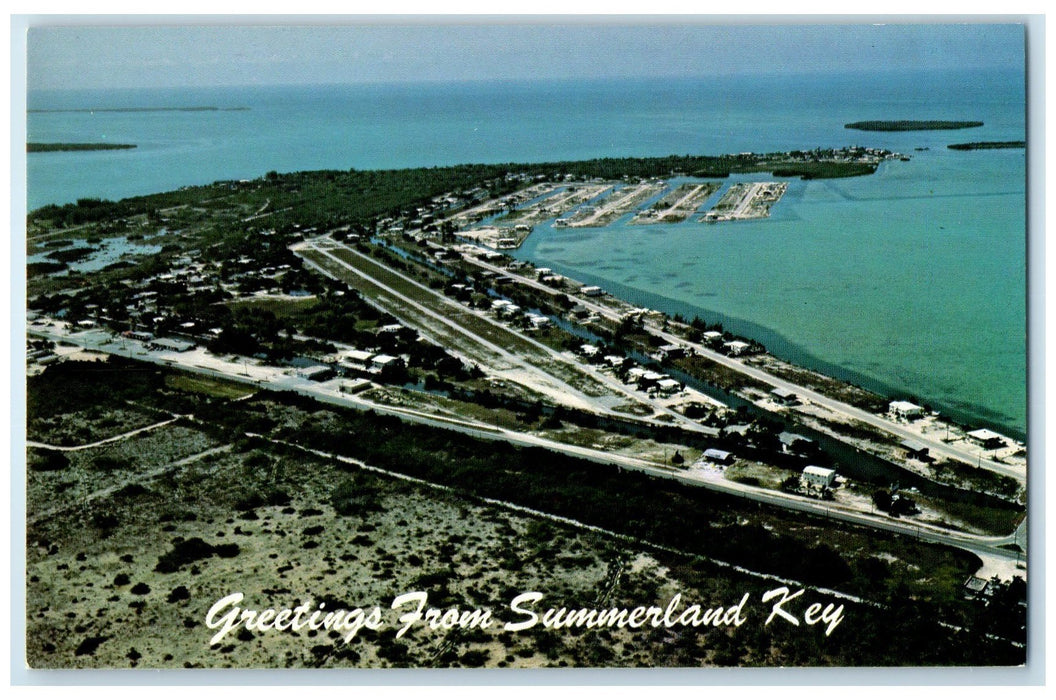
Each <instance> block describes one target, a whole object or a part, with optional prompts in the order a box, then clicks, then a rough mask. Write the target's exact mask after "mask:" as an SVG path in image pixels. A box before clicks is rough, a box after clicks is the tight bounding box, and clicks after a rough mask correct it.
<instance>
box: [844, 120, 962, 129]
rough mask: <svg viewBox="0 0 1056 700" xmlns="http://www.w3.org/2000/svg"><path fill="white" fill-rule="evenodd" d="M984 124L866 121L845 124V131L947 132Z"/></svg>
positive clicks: (926, 121)
mask: <svg viewBox="0 0 1056 700" xmlns="http://www.w3.org/2000/svg"><path fill="white" fill-rule="evenodd" d="M982 125H983V123H982V122H965V121H941V120H925V121H914V120H911V119H898V120H892V121H864V122H851V123H850V124H844V125H843V128H844V129H857V130H858V131H945V130H948V129H974V128H975V127H977V126H982Z"/></svg>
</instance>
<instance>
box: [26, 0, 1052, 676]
mask: <svg viewBox="0 0 1056 700" xmlns="http://www.w3.org/2000/svg"><path fill="white" fill-rule="evenodd" d="M762 19H765V18H762ZM762 19H760V20H759V21H757V22H747V21H745V22H731V21H726V22H722V23H715V22H710V23H709V21H708V18H707V17H706V16H701V17H695V18H692V17H672V18H668V19H646V18H639V19H633V18H630V19H629V18H622V19H619V20H618V21H617V20H614V19H611V18H604V17H597V18H594V19H592V18H590V17H585V16H577V17H575V18H574V19H572V18H570V19H567V20H565V21H562V19H561V18H560V17H552V18H548V19H546V20H545V21H544V20H542V19H535V20H532V21H528V20H525V19H519V18H517V17H511V18H506V19H497V18H490V17H489V18H486V19H485V18H477V17H461V18H460V17H445V18H430V19H426V18H417V19H415V18H410V19H402V20H398V19H392V18H388V19H381V18H356V17H349V18H344V19H341V18H335V19H334V20H333V21H326V22H322V21H320V20H318V19H313V20H312V21H305V22H304V23H301V24H297V23H292V21H291V20H290V19H289V18H284V19H283V22H286V23H283V24H267V22H266V21H264V20H261V19H260V18H253V21H245V22H242V23H239V22H238V18H237V17H232V18H227V19H226V20H225V22H221V23H217V24H191V23H182V24H181V23H179V22H177V21H169V22H158V23H156V24H153V25H150V24H143V23H142V22H141V23H139V24H122V23H121V22H114V21H110V22H109V23H107V24H104V23H101V22H92V21H87V20H85V18H83V17H80V18H78V20H83V21H81V23H79V24H78V23H77V22H76V21H73V20H69V19H67V20H66V21H60V20H61V18H51V19H47V18H45V19H44V20H41V21H38V22H37V23H35V24H32V25H31V26H29V28H28V33H27V34H26V37H25V45H26V83H25V90H24V94H22V93H21V92H20V93H19V94H18V95H17V96H16V95H13V96H12V105H13V109H14V110H16V111H17V110H20V109H21V105H23V104H24V107H25V122H24V124H25V140H26V151H25V154H24V156H23V155H22V154H21V153H20V154H19V156H20V157H24V160H25V182H24V185H25V189H24V193H25V228H24V229H23V230H22V231H14V232H13V233H14V235H15V236H16V242H15V250H16V255H17V251H18V250H19V249H21V248H23V242H22V241H19V237H24V258H22V259H16V260H15V262H14V264H15V266H16V267H17V270H15V272H14V273H13V274H12V279H14V280H15V281H16V283H17V284H18V286H19V287H21V282H20V280H22V279H23V277H22V274H23V271H22V269H23V268H24V275H25V276H24V280H25V285H24V286H25V318H24V328H25V343H26V347H25V353H26V354H25V359H24V367H25V374H24V379H25V407H24V410H25V433H24V450H21V453H23V454H24V463H23V464H21V465H19V464H16V465H15V467H14V469H15V470H16V481H17V478H18V477H17V474H18V473H19V472H20V471H21V472H22V473H24V493H23V494H22V497H24V531H23V532H24V570H25V576H24V612H23V613H20V614H22V616H23V618H24V620H23V622H21V623H20V624H24V629H25V635H24V638H25V640H24V650H23V651H24V655H25V656H24V664H25V666H26V667H27V668H28V669H32V670H34V671H51V670H58V669H139V670H146V669H149V670H153V669H268V670H277V669H324V668H325V669H558V668H562V669H705V671H703V672H702V674H703V676H705V677H706V675H707V672H708V671H709V670H710V671H715V670H721V669H727V670H728V669H738V672H740V670H742V669H743V670H744V673H746V674H750V673H752V671H751V670H750V669H757V670H758V669H773V668H790V667H798V668H808V669H809V668H813V669H817V668H823V669H833V668H837V667H856V668H863V669H864V668H872V669H877V668H879V669H885V670H887V671H890V672H891V673H893V674H896V675H895V676H894V677H896V678H897V677H898V676H897V674H898V673H907V672H911V671H913V670H921V669H939V670H942V669H947V670H948V669H958V668H960V669H964V668H969V667H970V668H987V669H995V668H996V669H1003V670H1007V671H1019V670H1023V669H1024V668H1025V665H1026V664H1027V663H1028V658H1029V656H1030V654H1031V653H1032V650H1031V648H1030V647H1029V646H1028V620H1030V615H1029V613H1030V612H1031V606H1032V605H1037V604H1038V601H1036V600H1034V599H1033V598H1032V596H1028V571H1031V570H1032V567H1031V566H1030V564H1031V563H1032V562H1031V561H1030V558H1029V557H1028V552H1030V551H1031V550H1030V549H1029V548H1028V537H1027V532H1028V530H1027V527H1028V525H1027V523H1028V519H1027V506H1028V501H1029V500H1030V499H1028V486H1029V484H1028V479H1027V465H1028V461H1029V460H1030V458H1029V457H1028V435H1027V424H1028V362H1027V359H1028V350H1027V348H1028V333H1027V316H1028V303H1027V299H1028V274H1027V273H1028V265H1027V260H1028V256H1027V252H1028V247H1029V246H1028V240H1029V238H1030V236H1029V235H1028V207H1027V194H1028V157H1027V156H1028V152H1029V149H1028V138H1027V134H1028V128H1027V122H1028V113H1029V110H1028V106H1029V105H1028V98H1029V97H1030V95H1029V94H1028V92H1029V91H1028V89H1027V84H1028V70H1027V66H1028V63H1029V61H1028V55H1027V48H1026V47H1027V46H1029V42H1028V41H1027V38H1028V37H1027V26H1026V25H1024V24H1022V23H1018V24H1017V23H994V22H992V21H990V22H987V21H980V20H975V21H974V22H953V21H950V22H934V21H931V22H930V23H921V22H918V23H914V22H906V21H892V22H890V23H875V24H865V23H859V24H855V23H831V22H830V23H827V24H818V23H813V24H812V23H810V21H809V18H804V21H803V22H802V23H797V22H795V21H791V20H789V18H783V19H782V20H781V22H770V23H766V22H764V21H762ZM16 97H17V99H16ZM23 100H24V102H23ZM1032 133H1033V132H1032ZM19 138H20V136H19V135H18V133H17V132H16V136H15V139H19ZM19 150H21V146H20V144H19ZM1032 157H1033V156H1032ZM19 293H20V294H21V292H19ZM1032 304H1033V302H1032ZM16 311H17V309H16ZM15 322H16V324H18V325H19V326H21V325H22V323H23V319H15ZM13 355H15V356H16V357H15V358H14V362H16V363H22V358H21V357H20V356H19V351H18V350H15V351H14V352H13ZM16 371H18V370H17V367H16ZM21 431H22V427H21V426H18V427H17V428H16V432H19V433H20V432H21ZM20 437H21V436H16V438H20ZM1032 437H1037V436H1035V435H1032ZM1029 444H1030V445H1031V448H1032V449H1033V447H1034V443H1033V442H1029ZM1038 454H1040V452H1038ZM1039 512H1040V511H1039ZM16 513H17V509H16ZM16 517H17V516H16ZM18 520H19V522H21V521H22V518H20V517H18ZM16 539H17V540H22V537H21V534H19V535H18V536H16ZM19 547H20V548H21V547H22V544H21V542H19ZM16 562H17V564H18V567H19V568H21V566H22V564H23V562H19V561H17V560H16ZM16 570H17V569H16ZM1032 575H1034V574H1032ZM1038 575H1040V574H1038ZM1030 590H1031V593H1033V590H1034V589H1033V588H1031V589H1030ZM16 616H17V615H16ZM720 672H721V671H720ZM511 674H512V672H511ZM511 674H507V675H511ZM191 675H193V674H191ZM491 677H493V678H494V677H497V678H498V680H499V682H501V681H502V677H503V674H502V673H495V674H492V675H491Z"/></svg>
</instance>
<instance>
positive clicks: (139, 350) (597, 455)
mask: <svg viewBox="0 0 1056 700" xmlns="http://www.w3.org/2000/svg"><path fill="white" fill-rule="evenodd" d="M28 333H29V334H30V335H36V336H40V337H46V338H49V339H52V340H63V341H65V342H71V343H76V344H78V345H81V346H83V347H87V348H91V349H96V350H100V351H102V352H109V353H111V354H115V355H125V356H130V357H131V356H135V357H137V358H138V359H141V360H144V361H148V362H154V363H157V364H164V365H170V366H178V367H180V368H181V369H184V370H187V371H191V372H197V373H201V374H206V375H210V376H215V377H220V378H225V379H229V380H234V381H239V382H248V383H252V384H255V385H258V386H267V387H268V388H270V389H274V390H276V391H283V390H289V391H294V392H296V393H298V394H302V395H305V396H310V397H313V398H316V399H318V400H320V401H323V402H324V403H331V404H335V405H341V406H351V407H354V408H359V409H361V410H368V409H369V410H373V411H375V412H376V413H379V414H383V415H391V416H395V417H398V418H401V419H403V420H407V421H410V422H413V423H418V424H422V425H429V426H433V427H437V428H444V429H448V430H456V431H458V432H461V433H464V434H467V435H471V436H474V437H479V438H483V439H487V440H503V441H504V442H508V443H511V444H516V445H522V446H526V447H542V448H545V449H547V450H552V451H554V452H559V453H562V454H566V455H570V456H574V457H579V458H581V459H585V460H589V461H591V462H595V463H597V464H605V465H617V466H619V467H621V468H623V469H628V470H633V471H640V472H644V473H647V474H650V475H653V476H657V477H661V478H667V479H674V480H676V481H679V482H681V483H685V484H690V485H693V486H700V487H703V488H708V489H711V490H713V491H718V492H721V493H726V494H729V495H732V496H737V497H741V498H745V499H747V500H752V501H757V502H760V503H766V504H770V505H774V506H777V507H781V508H786V509H790V510H797V511H801V512H805V513H811V514H813V515H817V516H822V517H826V518H831V519H833V520H839V521H843V522H847V523H852V524H855V525H861V526H866V527H872V528H876V529H880V530H886V531H888V532H896V533H899V534H903V535H909V536H912V537H917V538H919V539H921V540H923V541H927V542H934V543H939V544H945V545H950V546H953V547H958V548H961V549H965V550H967V551H970V552H973V553H976V554H977V555H979V556H981V557H991V558H995V559H1001V560H1004V561H1020V560H1025V556H1024V555H1023V554H1017V553H1016V552H1011V551H1008V550H1006V549H1002V548H1001V545H1003V544H1009V543H1012V542H1014V541H1015V540H1016V538H1017V535H1018V534H1019V532H1018V531H1017V532H1016V533H1012V534H1010V535H1006V536H983V535H973V534H969V533H963V532H958V531H955V530H949V529H946V528H942V527H938V526H935V525H930V524H925V523H917V522H914V521H903V520H898V519H893V518H889V517H886V516H882V515H876V514H872V513H865V512H862V511H857V510H853V509H850V508H846V507H843V506H840V505H837V504H833V503H829V502H823V501H817V500H814V499H809V498H806V497H803V496H798V495H794V494H783V493H777V492H774V491H767V490H765V489H760V488H756V487H752V486H748V485H746V484H740V483H737V482H732V481H718V480H714V479H709V478H708V476H707V475H706V474H703V473H699V472H695V471H694V470H692V469H688V470H687V469H681V470H680V469H675V468H673V467H665V466H663V465H659V464H656V463H654V462H649V461H647V460H643V459H639V458H637V457H630V456H626V455H620V454H614V453H611V452H605V451H602V450H596V449H593V448H588V447H580V446H578V445H567V444H564V443H559V442H555V441H553V440H549V439H547V438H543V437H539V436H536V435H529V434H526V433H520V432H517V431H512V430H507V429H504V428H497V427H494V426H490V425H487V424H484V423H480V422H477V421H471V420H466V419H461V418H450V417H447V416H438V415H432V414H428V413H425V412H423V411H417V410H413V409H406V408H400V407H394V406H386V405H383V404H376V403H374V402H372V401H368V400H366V399H363V398H361V397H359V396H354V395H349V394H344V393H341V391H340V389H339V388H337V387H336V386H334V385H333V383H318V382H312V381H309V380H306V379H303V378H301V377H298V376H296V375H293V374H287V373H286V372H285V371H283V370H281V369H279V368H274V367H261V366H257V365H252V366H251V365H250V364H249V363H248V361H239V360H235V361H231V360H225V359H223V358H220V357H215V356H211V355H210V356H208V358H209V359H208V360H207V361H208V365H206V364H203V362H202V360H203V355H204V354H205V353H204V352H201V351H200V352H192V353H176V352H166V351H151V350H147V349H146V348H145V347H143V346H142V344H140V343H138V341H133V340H125V339H122V340H109V334H107V333H106V332H105V331H98V330H96V331H77V332H72V333H67V332H65V331H64V330H61V328H60V327H59V324H54V325H52V326H50V327H48V328H44V327H42V326H41V325H37V324H34V325H31V326H30V327H29V329H28Z"/></svg>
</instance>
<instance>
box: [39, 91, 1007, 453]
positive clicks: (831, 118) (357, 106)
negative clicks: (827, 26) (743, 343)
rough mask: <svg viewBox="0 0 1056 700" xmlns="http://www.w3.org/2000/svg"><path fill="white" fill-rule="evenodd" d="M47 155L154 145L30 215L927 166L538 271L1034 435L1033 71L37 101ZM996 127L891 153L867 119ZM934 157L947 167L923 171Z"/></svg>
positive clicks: (553, 250)
mask: <svg viewBox="0 0 1056 700" xmlns="http://www.w3.org/2000/svg"><path fill="white" fill-rule="evenodd" d="M200 105H212V106H218V107H248V108H249V109H248V110H245V111H215V112H171V111H165V112H160V111H159V112H100V111H96V112H95V113H94V114H93V113H88V112H47V113H41V112H33V113H30V114H29V115H28V124H27V126H28V134H29V139H30V140H31V141H98V140H107V141H112V142H127V143H136V144H138V145H139V148H137V149H135V150H133V151H106V152H104V151H98V152H85V153H39V154H29V155H28V158H27V160H28V172H27V183H28V202H29V206H30V207H37V206H41V205H43V204H46V203H50V202H67V201H73V200H74V199H76V198H78V197H89V196H90V197H106V198H120V197H124V196H130V195H134V194H145V193H150V192H156V191H162V190H167V189H173V188H176V187H179V186H182V185H187V184H194V183H205V182H212V181H214V180H217V179H227V178H251V177H257V176H259V175H261V174H263V173H264V172H266V171H268V170H279V171H282V172H286V171H294V170H307V169H317V168H341V169H347V168H350V167H355V168H358V169H370V168H396V167H409V166H420V165H426V166H428V165H443V164H453V163H460V162H524V161H553V160H566V159H567V160H571V159H581V158H591V157H600V156H619V155H646V156H648V155H668V154H671V153H705V154H719V153H730V152H739V151H746V150H753V151H771V150H790V149H809V148H814V147H819V146H820V147H831V146H844V145H850V144H862V145H869V146H879V147H887V148H891V149H894V150H898V151H901V152H905V153H907V154H910V155H912V160H911V161H910V162H899V161H894V162H890V163H886V164H885V165H884V166H882V167H881V169H880V171H879V172H878V173H877V174H876V175H873V176H871V177H864V178H853V179H846V180H827V181H812V182H802V181H793V183H792V185H791V186H790V188H789V191H788V193H787V194H786V196H785V198H784V199H783V200H782V201H781V202H780V203H779V204H778V205H777V206H776V207H775V208H774V211H773V217H772V218H771V219H769V220H766V221H758V222H736V223H729V224H719V225H713V226H708V225H705V224H696V223H693V222H687V223H685V224H680V225H677V226H670V225H667V226H650V227H629V226H624V225H621V223H620V222H617V224H616V225H613V226H610V227H608V228H606V229H601V230H588V231H584V230H574V231H570V230H568V229H564V230H561V229H557V230H555V229H549V228H548V227H547V226H540V227H537V229H536V232H535V233H533V234H532V236H530V237H529V239H528V241H527V242H526V244H525V246H524V247H523V248H522V249H521V251H520V252H519V253H518V255H519V256H520V257H523V258H526V259H531V260H533V261H536V262H538V263H540V264H545V265H547V266H550V267H553V268H556V269H558V270H560V271H562V272H564V273H565V274H568V275H571V276H573V277H576V278H579V279H583V280H585V281H591V282H595V283H597V284H601V285H603V286H605V287H606V288H608V289H610V290H612V291H615V292H618V293H620V294H622V295H624V296H627V297H630V298H632V299H635V300H637V301H638V302H640V303H643V304H648V305H649V306H653V307H655V308H660V309H664V310H667V311H671V312H676V311H677V312H680V313H683V314H685V315H689V316H692V315H694V314H700V315H701V316H703V317H705V318H708V319H709V320H711V319H714V320H722V321H723V322H724V323H726V324H727V325H728V326H730V327H731V328H734V329H737V330H740V331H742V332H744V333H746V334H747V335H751V336H752V337H756V338H758V339H759V340H761V341H762V342H764V343H765V344H766V345H767V346H768V347H770V348H772V349H773V350H775V351H776V352H778V353H779V354H781V355H783V356H786V357H789V358H790V359H793V360H796V361H800V362H804V363H806V364H810V365H812V366H816V367H818V368H821V369H825V370H827V371H830V372H832V373H835V374H840V375H841V376H845V377H848V378H851V379H853V380H856V381H859V382H861V383H863V384H865V385H867V386H870V387H873V388H877V389H882V390H884V391H887V392H889V393H894V394H898V395H900V396H910V397H916V398H919V399H920V400H921V401H925V402H928V403H930V404H932V405H934V406H936V407H938V408H940V409H942V410H945V411H947V412H949V413H951V414H954V415H956V416H957V417H960V418H962V419H964V420H968V421H973V422H980V423H985V424H987V425H992V426H994V427H997V428H1001V429H1004V430H1006V431H1008V432H1011V433H1013V434H1016V435H1022V434H1023V432H1024V431H1025V428H1026V369H1025V368H1026V341H1025V337H1026V322H1025V315H1026V311H1025V284H1026V274H1025V213H1024V212H1025V191H1026V187H1025V167H1024V152H1023V151H1022V150H1018V151H1016V150H1010V151H975V152H955V151H950V150H948V149H947V148H946V144H948V143H953V142H959V141H977V140H1019V139H1023V138H1024V133H1025V127H1024V93H1023V74H1022V72H1007V71H1006V72H985V71H974V72H968V71H965V72H955V73H943V74H928V75H925V74H912V73H886V72H878V73H873V74H863V73H855V74H839V75H813V76H781V77H773V76H752V77H739V78H715V79H707V80H689V79H678V80H650V81H630V82H627V81H623V82H613V81H575V82H569V81H566V82H551V83H462V84H453V85H441V84H428V85H406V84H404V85H372V86H336V87H334V86H328V87H272V88H239V89H228V90H219V89H201V90H199V89H194V90H188V89H181V90H150V91H146V90H140V91H97V92H84V91H69V92H31V93H30V94H29V107H30V108H31V109H63V108H73V109H84V108H100V107H144V106H167V107H171V106H200ZM889 118H900V119H977V120H981V121H984V122H985V126H983V127H981V128H978V129H972V130H964V131H944V132H902V133H867V132H858V131H850V130H847V129H844V128H843V124H844V123H846V122H850V121H856V120H863V119H889ZM918 147H920V148H923V147H927V148H928V149H929V150H926V151H916V150H914V149H915V148H918Z"/></svg>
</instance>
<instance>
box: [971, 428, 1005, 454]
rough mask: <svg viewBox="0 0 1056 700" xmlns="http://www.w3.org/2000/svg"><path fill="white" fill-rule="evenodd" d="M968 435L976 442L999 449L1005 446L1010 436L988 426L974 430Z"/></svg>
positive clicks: (989, 447) (988, 447)
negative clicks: (1007, 436)
mask: <svg viewBox="0 0 1056 700" xmlns="http://www.w3.org/2000/svg"><path fill="white" fill-rule="evenodd" d="M968 437H969V439H971V441H972V442H974V443H975V444H977V445H980V446H982V447H985V448H987V449H991V450H993V449H997V448H999V447H1004V446H1005V445H1006V444H1007V442H1008V438H1006V437H1005V436H1004V435H1001V434H1000V433H995V432H994V431H993V430H989V429H987V428H980V429H979V430H973V431H972V432H970V433H968Z"/></svg>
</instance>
